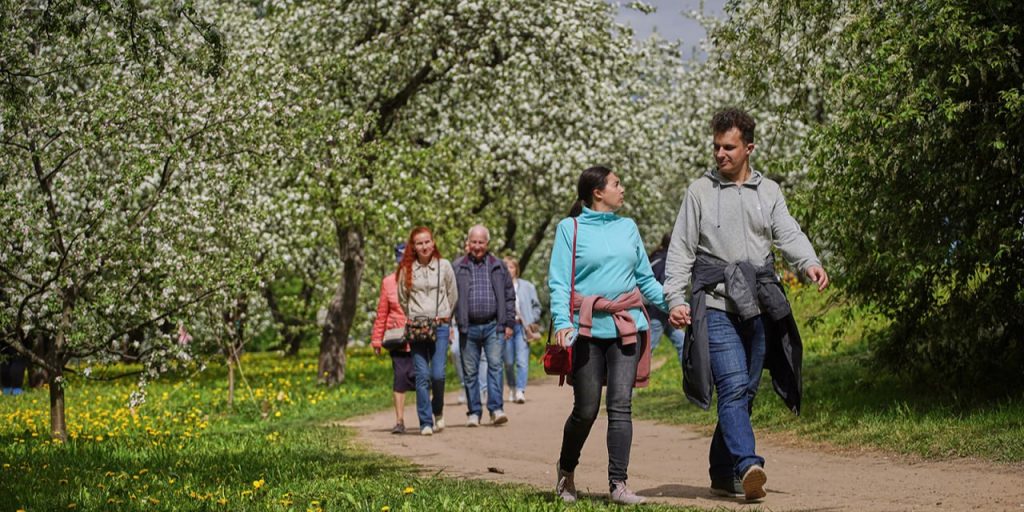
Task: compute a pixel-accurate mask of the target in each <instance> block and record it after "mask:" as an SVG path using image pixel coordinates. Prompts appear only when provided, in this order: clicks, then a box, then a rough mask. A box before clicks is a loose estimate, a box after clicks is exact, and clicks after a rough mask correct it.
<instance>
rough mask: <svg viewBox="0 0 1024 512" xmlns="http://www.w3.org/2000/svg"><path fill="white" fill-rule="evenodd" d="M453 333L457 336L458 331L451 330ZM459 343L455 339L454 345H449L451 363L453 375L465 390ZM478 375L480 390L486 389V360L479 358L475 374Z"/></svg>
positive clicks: (457, 338)
mask: <svg viewBox="0 0 1024 512" xmlns="http://www.w3.org/2000/svg"><path fill="white" fill-rule="evenodd" d="M453 332H454V333H456V334H458V332H459V331H458V329H453ZM460 345H461V343H460V342H459V337H455V343H451V344H450V346H451V350H452V361H454V363H455V373H456V374H457V375H458V376H459V384H460V385H462V388H463V389H465V388H466V376H465V375H463V374H462V350H461V349H460V348H459V346H460ZM477 375H479V377H478V380H479V381H480V389H485V388H487V360H486V359H484V358H482V357H481V358H480V368H479V371H478V372H477Z"/></svg>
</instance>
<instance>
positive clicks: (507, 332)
mask: <svg viewBox="0 0 1024 512" xmlns="http://www.w3.org/2000/svg"><path fill="white" fill-rule="evenodd" d="M514 333H515V331H513V330H512V328H511V327H506V328H505V341H508V340H510V339H512V334H514Z"/></svg>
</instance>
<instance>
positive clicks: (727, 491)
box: [711, 478, 744, 498]
mask: <svg viewBox="0 0 1024 512" xmlns="http://www.w3.org/2000/svg"><path fill="white" fill-rule="evenodd" d="M711 494H714V495H715V496H722V497H723V498H742V497H743V494H744V493H743V481H742V480H740V479H739V478H733V479H725V480H712V481H711Z"/></svg>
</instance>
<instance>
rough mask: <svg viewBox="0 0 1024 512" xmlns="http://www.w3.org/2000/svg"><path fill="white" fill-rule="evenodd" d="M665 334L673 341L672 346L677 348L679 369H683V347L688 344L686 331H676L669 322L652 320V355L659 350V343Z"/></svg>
mask: <svg viewBox="0 0 1024 512" xmlns="http://www.w3.org/2000/svg"><path fill="white" fill-rule="evenodd" d="M662 333H665V334H667V335H668V339H669V340H671V341H672V345H674V346H675V347H676V355H677V356H679V367H680V368H682V367H683V345H684V344H685V343H686V331H685V330H683V329H676V328H675V327H672V324H669V323H668V322H666V323H662V322H661V320H659V319H657V318H652V319H651V353H652V354H653V353H654V351H655V350H657V349H658V343H659V342H660V341H661V334H662Z"/></svg>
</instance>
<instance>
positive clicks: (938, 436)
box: [634, 288, 1024, 464]
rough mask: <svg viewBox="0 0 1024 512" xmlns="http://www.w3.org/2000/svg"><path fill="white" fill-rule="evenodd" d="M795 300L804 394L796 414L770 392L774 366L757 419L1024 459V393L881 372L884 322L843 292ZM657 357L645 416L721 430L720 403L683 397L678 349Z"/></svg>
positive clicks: (640, 400)
mask: <svg viewBox="0 0 1024 512" xmlns="http://www.w3.org/2000/svg"><path fill="white" fill-rule="evenodd" d="M791 295H792V297H791V298H792V301H793V307H794V310H795V311H796V312H797V315H798V316H797V322H798V324H799V325H800V328H801V335H802V337H803V340H804V346H805V347H804V374H803V375H804V400H803V410H802V413H801V416H799V417H796V416H793V414H791V413H790V412H788V411H787V410H786V408H785V407H784V406H783V405H782V401H781V400H780V399H779V398H778V396H776V395H775V393H774V391H773V390H772V389H771V382H770V377H769V374H768V373H767V372H765V374H764V377H763V379H762V382H761V390H760V392H759V394H758V398H757V402H756V405H755V409H754V416H753V421H754V426H755V428H758V429H763V430H767V431H771V432H782V433H786V434H793V435H795V436H796V437H798V438H799V439H802V440H806V441H810V442H821V443H827V444H830V445H835V446H840V447H846V448H852V449H857V448H860V447H868V448H876V449H881V450H886V451H891V452H895V453H900V454H906V455H914V456H921V457H925V458H948V457H977V458H980V459H985V460H991V461H996V462H1004V463H1018V464H1019V463H1022V462H1024V397H1018V398H1017V399H1014V400H1007V399H1004V400H1001V401H989V402H977V401H973V400H970V399H967V398H962V397H956V396H950V395H947V394H942V393H941V392H938V391H936V389H935V388H932V387H929V386H926V385H920V384H918V385H913V384H910V383H907V382H903V381H901V380H900V379H898V378H895V377H893V376H887V375H881V374H879V373H878V372H876V371H874V370H872V368H871V366H870V360H869V357H868V356H869V352H868V350H869V348H868V346H867V344H866V342H865V341H864V340H865V337H866V336H867V335H869V334H870V333H871V332H872V331H873V330H875V329H879V328H882V327H884V325H885V322H884V320H882V319H881V318H879V317H877V316H876V315H873V314H872V313H871V312H870V311H868V310H866V309H863V308H855V307H852V306H849V305H844V304H829V301H830V300H835V297H834V296H832V295H830V294H818V293H817V292H815V291H813V290H809V289H806V288H801V289H797V290H794V292H793V293H792V294H791ZM658 355H659V356H661V357H669V358H670V361H669V362H668V363H666V364H665V365H664V366H663V367H662V368H660V369H659V370H658V371H657V372H655V375H654V377H653V381H652V385H651V387H650V388H649V389H646V390H642V391H641V392H640V393H638V397H637V400H636V401H635V404H634V411H635V412H636V414H637V415H638V416H639V417H641V418H648V419H656V420H659V421H665V422H669V423H686V424H697V425H705V426H707V427H708V430H709V432H710V430H711V429H712V428H713V426H714V424H715V421H716V416H715V413H714V407H712V410H711V411H709V412H704V411H702V410H701V409H700V408H698V407H697V406H694V405H692V404H690V403H689V402H688V401H686V399H685V398H684V397H683V394H682V385H681V372H680V369H679V366H678V364H675V363H674V361H672V360H671V357H672V356H674V351H673V349H672V347H671V344H670V343H668V342H667V340H662V343H661V345H660V346H659V347H658Z"/></svg>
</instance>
